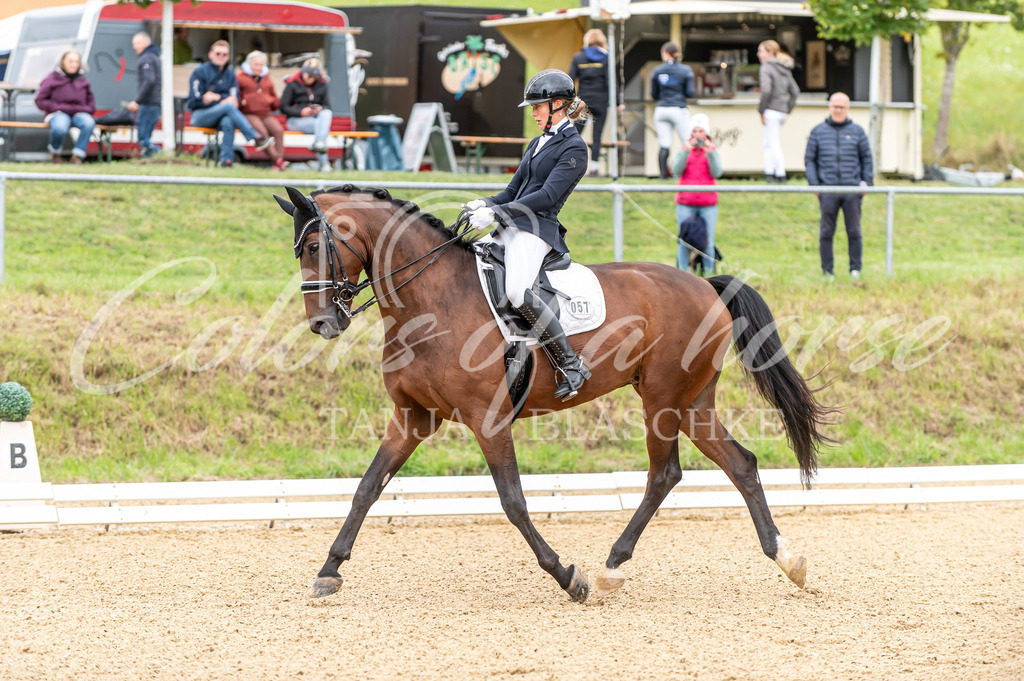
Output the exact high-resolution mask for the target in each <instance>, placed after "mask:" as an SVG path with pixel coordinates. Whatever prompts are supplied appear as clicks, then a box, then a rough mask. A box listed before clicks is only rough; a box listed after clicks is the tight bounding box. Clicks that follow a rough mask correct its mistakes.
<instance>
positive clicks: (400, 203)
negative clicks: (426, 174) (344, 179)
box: [311, 184, 478, 251]
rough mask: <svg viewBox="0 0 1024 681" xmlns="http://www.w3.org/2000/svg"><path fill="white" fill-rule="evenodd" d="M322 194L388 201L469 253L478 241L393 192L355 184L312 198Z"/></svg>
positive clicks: (322, 191) (333, 189) (330, 190)
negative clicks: (356, 195) (357, 196)
mask: <svg viewBox="0 0 1024 681" xmlns="http://www.w3.org/2000/svg"><path fill="white" fill-rule="evenodd" d="M320 194H369V195H370V196H372V197H374V198H375V199H380V200H381V201H388V202H390V203H391V204H392V205H394V206H396V207H397V208H398V210H400V211H404V212H405V213H408V214H409V215H414V216H417V217H419V218H420V219H421V220H423V222H425V223H427V224H428V225H429V226H430V227H432V228H434V229H436V230H437V231H438V232H440V233H441V235H442V236H443V237H444V239H445V241H449V240H451V239H457V240H456V241H455V244H456V245H458V246H461V247H462V248H464V249H466V250H468V251H472V250H473V242H474V241H476V240H477V238H478V237H477V236H476V235H473V234H468V233H463V234H462V236H459V234H458V233H456V231H455V230H454V229H452V228H451V227H449V226H448V225H446V224H444V220H442V219H441V218H439V217H436V216H434V215H431V214H430V213H424V212H423V211H422V210H420V207H419V206H417V205H416V204H415V203H413V202H412V201H405V200H403V199H396V198H394V197H393V196H391V192H389V191H388V190H387V189H380V188H377V187H357V186H356V185H354V184H343V185H341V186H340V187H331V188H330V189H318V190H317V191H315V192H313V193H312V194H311V196H314V197H315V196H318V195H320Z"/></svg>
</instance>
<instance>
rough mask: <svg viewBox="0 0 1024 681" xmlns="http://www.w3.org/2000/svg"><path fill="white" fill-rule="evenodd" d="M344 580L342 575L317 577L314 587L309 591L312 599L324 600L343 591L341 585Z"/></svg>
mask: <svg viewBox="0 0 1024 681" xmlns="http://www.w3.org/2000/svg"><path fill="white" fill-rule="evenodd" d="M343 581H344V580H343V579H342V578H341V575H338V576H337V577H317V578H316V580H315V581H314V582H313V586H312V587H311V588H310V590H309V597H310V598H323V597H324V596H330V595H331V594H333V593H337V592H338V591H339V590H340V589H341V583H342V582H343Z"/></svg>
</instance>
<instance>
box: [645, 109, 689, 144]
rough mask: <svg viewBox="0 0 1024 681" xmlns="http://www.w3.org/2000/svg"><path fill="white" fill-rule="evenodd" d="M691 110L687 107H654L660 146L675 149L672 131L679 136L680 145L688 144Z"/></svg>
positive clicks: (655, 127) (655, 124) (655, 126)
mask: <svg viewBox="0 0 1024 681" xmlns="http://www.w3.org/2000/svg"><path fill="white" fill-rule="evenodd" d="M692 128H693V124H692V123H690V110H689V109H688V108H687V107H685V106H656V107H654V129H655V130H656V131H657V133H658V146H659V147H661V148H662V149H671V148H673V146H674V145H673V144H672V131H673V130H675V131H676V134H677V135H679V145H680V146H682V145H683V144H686V140H688V139H690V130H691V129H692Z"/></svg>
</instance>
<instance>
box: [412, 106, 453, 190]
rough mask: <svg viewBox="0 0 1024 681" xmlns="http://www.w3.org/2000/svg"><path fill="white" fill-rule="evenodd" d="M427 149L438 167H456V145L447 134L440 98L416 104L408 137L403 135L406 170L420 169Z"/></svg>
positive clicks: (450, 171)
mask: <svg viewBox="0 0 1024 681" xmlns="http://www.w3.org/2000/svg"><path fill="white" fill-rule="evenodd" d="M428 150H429V151H430V157H431V159H432V160H433V161H434V169H435V170H444V171H446V172H449V173H454V172H456V171H457V169H458V167H457V166H456V164H455V149H453V148H452V140H451V138H450V137H448V121H447V120H446V119H445V115H444V107H443V106H442V105H441V104H439V103H437V102H419V103H417V104H413V106H412V113H410V114H409V124H408V125H407V126H406V127H405V137H403V138H402V166H403V167H404V168H405V169H406V170H411V171H412V172H414V173H415V172H418V171H419V169H420V165H421V164H422V163H423V157H424V156H425V155H426V153H427V151H428Z"/></svg>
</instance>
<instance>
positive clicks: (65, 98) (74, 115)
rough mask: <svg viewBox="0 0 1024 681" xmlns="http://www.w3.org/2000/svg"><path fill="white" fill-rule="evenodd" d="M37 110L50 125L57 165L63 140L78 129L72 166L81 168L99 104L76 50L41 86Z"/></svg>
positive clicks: (68, 55) (52, 153) (51, 146)
mask: <svg viewBox="0 0 1024 681" xmlns="http://www.w3.org/2000/svg"><path fill="white" fill-rule="evenodd" d="M36 106H37V107H39V110H40V111H42V112H43V113H44V114H46V116H45V117H44V118H43V122H45V123H49V124H50V144H49V146H48V147H47V148H48V149H49V151H50V157H51V158H52V159H53V162H54V163H60V162H61V155H60V151H61V148H62V147H63V146H64V138H65V137H67V134H68V131H69V130H70V129H71V128H72V127H76V128H78V141H77V142H75V148H74V149H73V150H72V151H71V162H72V163H75V164H78V165H81V163H82V160H83V159H84V158H85V150H86V148H87V147H88V146H89V138H90V137H91V136H92V130H93V128H94V127H96V121H94V120H93V118H92V114H93V112H94V111H96V101H95V100H94V99H93V96H92V87H91V86H90V85H89V80H88V79H87V78H86V77H85V75H84V73H83V72H82V55H81V54H79V53H78V52H75V51H74V50H69V51H68V52H65V53H64V54H62V55H61V57H60V65H59V66H58V67H57V68H56V69H54V70H53V71H52V72H51V73H50V74H49V75H48V76H46V78H44V79H43V82H42V83H40V84H39V92H37V93H36Z"/></svg>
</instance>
